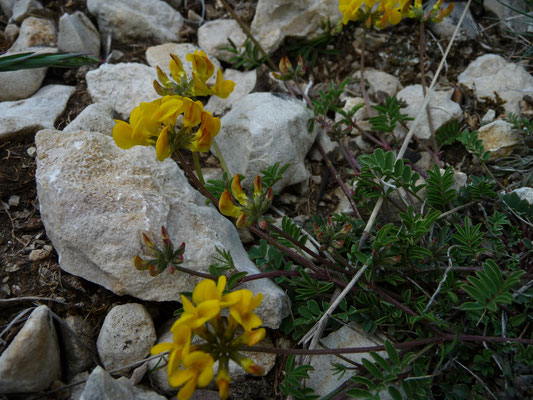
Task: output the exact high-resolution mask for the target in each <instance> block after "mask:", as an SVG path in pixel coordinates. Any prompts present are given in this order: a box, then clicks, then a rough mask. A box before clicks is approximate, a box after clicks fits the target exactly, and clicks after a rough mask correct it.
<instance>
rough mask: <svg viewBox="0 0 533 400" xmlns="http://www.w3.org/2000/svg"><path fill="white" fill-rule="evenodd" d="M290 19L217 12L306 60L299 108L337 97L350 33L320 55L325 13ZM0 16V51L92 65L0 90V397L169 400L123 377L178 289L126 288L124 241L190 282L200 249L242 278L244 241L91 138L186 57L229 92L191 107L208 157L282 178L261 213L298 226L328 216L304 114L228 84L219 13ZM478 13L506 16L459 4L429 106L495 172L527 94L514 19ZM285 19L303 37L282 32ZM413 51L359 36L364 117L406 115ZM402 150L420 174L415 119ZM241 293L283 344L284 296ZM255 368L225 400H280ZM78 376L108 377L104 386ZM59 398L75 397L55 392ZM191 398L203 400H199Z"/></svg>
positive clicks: (171, 4) (294, 10)
mask: <svg viewBox="0 0 533 400" xmlns="http://www.w3.org/2000/svg"><path fill="white" fill-rule="evenodd" d="M293 3H295V2H291V1H286V2H285V1H282V0H279V1H277V2H276V4H277V6H272V5H270V6H269V2H268V1H263V0H260V1H259V2H255V1H239V0H234V1H230V4H231V6H232V7H233V8H234V10H235V12H236V14H237V15H238V16H239V18H241V19H242V21H243V22H244V23H245V24H247V25H248V26H251V28H252V31H253V32H254V33H255V34H256V37H257V38H258V39H259V41H260V42H261V44H262V45H263V46H264V47H265V49H266V50H267V51H268V52H269V53H270V54H271V55H272V59H273V60H274V62H276V63H277V62H278V61H279V59H280V58H281V57H282V56H284V55H290V56H291V58H292V59H295V56H296V54H298V53H299V52H300V53H301V52H302V51H304V50H307V51H309V56H308V57H307V58H306V64H307V69H308V75H307V77H306V79H308V80H309V81H311V80H312V82H313V85H312V86H310V90H309V93H310V96H311V97H316V96H317V95H318V92H319V90H321V89H322V90H324V89H327V88H328V87H329V84H330V82H334V83H336V84H338V83H340V82H341V81H342V80H343V79H344V78H346V77H347V76H353V77H354V78H356V77H357V73H358V71H359V67H360V65H359V54H360V51H361V42H360V35H359V31H358V30H357V28H356V25H355V24H351V25H349V26H347V27H345V29H344V31H343V33H342V34H340V35H338V36H334V37H331V38H328V39H327V42H326V43H325V44H324V43H323V44H316V43H315V42H309V41H307V42H306V39H308V38H309V37H312V35H313V34H315V33H316V32H319V31H320V28H319V21H320V20H323V19H324V18H325V17H327V16H330V17H332V19H335V18H338V17H339V14H338V11H337V10H336V8H337V5H336V2H335V1H326V2H319V1H300V2H299V3H302V4H303V6H302V7H303V8H298V7H297V6H296V5H294V4H293ZM494 3H496V2H494ZM0 6H1V8H2V12H3V13H2V14H0V28H1V29H0V52H4V51H7V52H8V53H9V54H12V53H16V52H23V51H42V52H55V51H72V52H86V53H89V54H94V55H96V56H98V57H100V58H101V59H102V60H103V63H101V64H98V65H92V66H85V67H80V68H77V69H70V70H64V69H59V68H49V69H46V68H41V69H34V70H23V71H15V72H1V73H0V200H1V203H0V309H1V311H2V312H1V313H0V352H3V354H2V355H1V356H0V398H2V396H4V398H8V399H22V398H24V399H25V398H47V399H66V398H73V399H78V398H80V396H82V397H81V398H103V397H90V396H100V395H101V394H98V391H99V390H101V388H102V387H103V386H104V384H105V385H108V387H109V388H111V387H112V388H113V389H109V390H116V391H117V393H121V396H123V397H120V398H135V399H163V398H172V395H173V393H175V392H173V389H172V388H171V387H169V386H168V383H166V377H165V372H164V370H159V371H156V372H153V373H146V371H147V370H148V369H149V368H152V367H154V362H153V361H152V362H151V363H144V364H143V363H140V364H135V362H136V361H138V360H142V359H143V357H145V356H146V355H147V354H148V351H149V349H150V347H151V346H152V345H153V344H154V343H155V342H156V341H166V340H169V339H168V337H166V338H165V333H166V332H167V331H168V321H169V320H171V319H172V317H173V312H174V310H175V309H176V308H177V307H178V303H177V302H176V301H175V300H176V299H177V298H178V293H179V292H181V291H188V290H191V288H192V287H193V284H194V280H192V279H190V278H185V277H183V276H180V275H175V276H173V277H172V278H169V276H168V275H165V274H163V275H161V276H159V277H157V278H154V279H152V278H149V277H148V276H147V275H146V274H145V273H143V272H139V271H136V270H134V269H133V267H132V265H131V259H132V257H133V256H134V255H135V254H137V253H138V252H139V233H140V232H141V231H142V230H149V231H150V230H151V231H153V232H157V230H158V229H159V227H160V226H161V225H166V226H167V228H168V229H169V231H170V234H171V237H172V238H174V239H175V241H180V242H181V241H185V242H186V243H187V253H186V257H185V263H186V264H187V266H188V268H192V269H197V270H203V271H205V270H206V267H207V266H208V265H209V264H210V263H211V259H212V257H213V256H214V255H215V254H216V253H215V246H218V247H222V248H225V249H228V250H231V254H232V255H233V257H234V260H235V261H236V265H237V266H238V267H237V268H238V269H240V270H244V271H248V272H254V271H257V267H256V266H255V265H254V264H253V263H252V262H250V261H249V260H248V257H247V254H246V249H248V248H249V247H250V246H251V244H253V239H250V238H242V237H241V239H243V240H244V242H245V245H244V246H243V244H242V243H241V240H240V239H239V236H238V235H239V234H238V232H237V230H236V229H235V228H234V226H233V224H232V223H230V221H229V220H227V219H225V218H224V217H222V216H221V215H220V214H218V212H217V211H215V210H214V208H212V207H209V206H207V205H206V204H205V201H204V199H203V197H201V196H200V195H199V194H198V193H197V192H196V191H195V190H194V189H192V187H191V186H190V185H189V183H188V182H187V180H186V179H185V177H184V176H183V175H182V174H181V172H180V171H179V169H178V168H177V166H176V163H175V162H174V161H172V160H166V161H165V162H163V163H159V162H157V161H156V160H155V157H154V153H153V149H150V148H139V147H136V148H134V149H131V150H129V151H128V152H125V151H123V150H120V149H118V148H117V147H116V146H115V145H114V143H113V140H112V138H111V137H110V134H111V131H112V129H113V126H114V122H113V118H118V119H127V118H128V115H129V112H130V111H131V109H132V108H133V107H135V106H136V105H137V104H138V103H139V102H141V101H150V100H152V99H154V98H156V97H157V95H156V94H155V92H154V91H153V89H152V81H153V80H154V79H156V74H155V66H156V65H159V66H161V67H162V68H163V69H165V68H166V66H167V65H168V60H169V59H168V54H169V53H174V54H177V55H179V56H180V57H181V59H182V60H185V55H186V54H187V53H189V52H192V51H194V49H197V48H201V49H203V50H205V51H206V52H207V53H208V54H209V55H210V58H211V60H212V61H213V63H214V64H215V66H216V68H223V69H224V70H225V72H224V76H225V78H226V79H231V80H234V81H235V82H236V84H237V85H236V89H235V92H234V93H233V94H232V95H231V96H230V98H229V99H227V100H225V101H221V100H219V99H215V98H212V99H210V100H209V102H208V103H207V105H206V108H207V109H208V110H210V111H212V112H213V113H214V114H216V115H219V116H221V117H223V118H222V126H223V128H222V131H221V133H220V135H219V138H218V140H219V145H220V147H221V150H222V152H223V154H231V157H227V158H228V159H227V162H228V167H229V169H230V171H233V172H237V171H238V172H239V173H242V174H243V175H245V176H249V177H250V176H254V175H255V174H256V173H258V172H259V170H261V169H264V168H266V167H267V166H268V165H269V164H271V163H274V162H280V163H281V164H284V163H286V162H291V167H290V169H289V170H288V172H287V173H286V174H285V178H284V180H283V181H282V182H280V184H279V186H278V187H277V189H278V190H280V195H279V196H278V197H277V199H276V201H275V205H276V206H277V207H278V208H280V209H281V210H283V211H284V212H285V213H286V214H288V215H291V216H293V217H299V218H300V220H305V219H306V218H307V217H308V216H309V215H310V214H313V213H320V214H326V213H330V212H332V211H334V210H336V211H343V210H346V205H345V204H344V202H343V201H342V195H340V194H339V192H338V190H335V188H336V184H335V182H334V180H333V179H329V181H328V180H327V173H326V172H325V171H326V169H327V168H326V167H325V165H324V164H323V163H322V161H321V157H320V155H319V153H318V151H317V150H316V148H315V147H314V146H313V143H314V142H315V140H316V138H317V135H318V131H317V130H315V131H314V132H312V133H308V132H307V120H308V118H309V117H310V114H309V111H308V110H307V109H306V107H305V105H304V104H302V101H301V100H298V101H295V100H293V99H291V98H290V97H289V95H288V94H287V93H286V89H285V88H284V87H283V86H282V85H280V84H279V83H278V82H277V81H275V80H274V79H273V78H271V77H270V76H269V74H268V71H267V69H266V67H265V66H261V67H259V68H257V69H252V70H250V71H244V70H243V69H241V70H236V69H232V65H231V64H230V63H229V56H230V55H229V54H228V52H227V51H224V50H222V49H221V48H222V47H224V46H227V41H226V38H227V37H230V38H231V39H232V40H233V41H234V42H235V43H236V44H237V45H240V44H242V43H243V42H244V40H245V35H244V33H243V32H242V31H241V29H240V28H239V26H238V25H237V23H236V22H235V21H234V20H232V19H231V18H230V16H229V14H228V13H227V11H226V10H225V9H224V7H223V6H222V4H221V3H219V2H218V1H206V2H205V3H204V2H203V1H195V2H193V1H181V0H168V1H167V2H163V1H161V0H150V1H141V0H120V1H115V2H105V1H98V0H87V1H84V0H68V1H67V0H64V1H41V2H39V1H37V0H32V1H23V0H17V1H13V0H1V1H0ZM461 6H463V7H464V3H458V4H457V6H456V11H455V12H456V13H458V14H457V15H456V14H454V15H452V17H451V18H450V22H445V23H443V26H439V27H430V29H431V33H430V34H429V37H428V43H427V46H426V57H425V67H426V71H428V73H427V79H428V80H429V79H431V78H432V77H433V75H432V74H433V72H434V71H435V70H436V68H437V65H438V63H439V61H440V59H441V55H442V51H443V49H444V48H445V47H446V45H447V44H448V40H449V37H450V32H449V29H450V26H451V29H453V22H452V21H453V20H455V21H457V19H458V15H459V14H460V12H461V11H462V8H461ZM493 12H498V13H500V14H499V18H506V17H508V14H506V13H508V10H507V9H505V8H503V9H502V8H498V7H497V5H495V4H492V3H491V2H489V1H485V5H484V6H483V5H481V4H478V3H475V4H473V5H472V7H471V10H470V13H469V18H468V19H467V21H466V23H465V24H466V25H464V26H465V28H464V29H463V31H462V34H461V38H460V40H458V41H457V42H456V43H455V44H454V48H453V49H452V52H451V53H450V56H449V57H448V59H447V64H446V66H445V69H444V72H443V74H442V75H441V78H440V80H439V82H440V87H439V90H438V92H436V93H435V96H434V98H433V99H432V101H431V102H430V106H431V107H432V108H434V113H433V119H434V124H435V126H436V128H438V127H439V126H441V125H442V124H444V123H446V122H447V121H449V120H451V119H456V120H458V121H461V123H462V124H465V125H468V126H470V127H471V128H472V129H479V132H480V137H483V140H484V145H485V148H486V149H488V150H492V157H493V158H494V159H497V158H499V157H503V156H505V155H508V154H509V153H510V152H511V151H512V149H513V148H514V147H516V146H518V145H519V144H520V143H519V140H518V137H517V136H516V134H515V133H513V132H512V130H511V126H510V124H508V123H507V122H504V121H503V119H504V118H505V116H506V115H507V114H508V113H509V112H513V113H522V115H525V116H530V113H531V105H532V103H533V101H531V98H530V97H528V96H526V97H524V95H525V94H528V93H531V91H532V90H533V78H532V77H531V75H530V74H529V71H530V68H531V66H530V62H529V61H530V60H529V59H528V57H527V54H526V51H527V50H528V48H529V42H528V41H527V40H526V39H525V38H524V37H522V36H520V35H517V34H512V33H510V32H509V31H508V29H509V27H510V29H515V30H524V25H523V22H522V25H520V23H519V22H520V21H519V19H517V18H514V19H510V20H509V22H508V23H507V24H506V25H503V23H499V21H500V19H498V17H496V16H495V14H494V13H493ZM302 14H303V15H305V16H306V18H305V20H304V21H305V23H302V21H301V20H300V19H298V18H296V17H297V16H298V15H302ZM445 24H447V28H448V31H447V30H446V29H445V28H446V26H444V25H445ZM509 24H513V25H509ZM448 25H449V26H448ZM439 28H440V29H439ZM358 35H359V36H358ZM418 35H419V34H418V30H417V28H416V26H415V25H414V24H412V23H410V22H405V23H402V24H400V25H399V26H396V27H394V28H391V29H387V30H384V31H380V32H377V31H376V32H373V33H372V35H371V36H370V38H369V40H368V42H367V45H366V47H367V50H368V51H369V53H368V57H367V60H366V62H367V71H366V79H367V80H368V83H369V92H370V96H371V99H372V100H373V101H375V102H379V101H382V100H383V99H384V97H386V95H397V96H398V98H400V99H402V100H403V101H405V103H406V108H405V110H404V112H407V113H409V114H410V115H413V114H414V113H416V111H417V110H418V108H419V107H420V104H421V102H422V91H421V87H420V86H416V85H417V84H419V81H420V74H419V60H420V59H419V57H418V50H417V48H418V47H417V46H418V38H419V36H418ZM313 55H316V59H315V58H313ZM184 64H186V63H185V62H184ZM250 93H251V94H250ZM279 93H282V94H279ZM495 93H497V95H498V96H496V97H495ZM360 95H361V93H360V90H359V86H358V84H350V85H348V86H347V88H346V90H345V93H344V94H343V99H344V98H345V99H346V104H347V105H350V107H353V105H355V104H357V102H360V101H361V100H360V99H359V98H360ZM361 111H363V110H361ZM332 117H333V118H334V117H335V116H332ZM365 118H367V117H365V116H364V115H363V114H360V115H359V119H362V120H364V119H365ZM250 121H252V122H253V123H250ZM38 131H40V132H39V134H37V135H36V133H37V132H38ZM289 132H290V136H289V134H288V133H289ZM416 132H417V133H416V136H417V138H416V141H415V144H414V145H413V146H412V149H411V150H412V151H411V153H412V157H413V161H414V162H417V163H418V164H417V165H418V166H419V167H420V168H429V166H430V164H429V161H430V160H429V159H428V155H429V154H428V153H427V152H425V151H424V148H425V140H426V139H428V138H429V130H428V128H427V120H426V122H423V123H422V125H421V126H420V128H418V129H417V130H416ZM483 132H484V133H483ZM280 133H282V134H281V135H280ZM404 134H405V133H404ZM399 135H401V133H399ZM320 140H322V143H323V145H324V146H325V147H326V148H327V149H328V150H329V151H330V153H329V154H330V157H332V159H334V160H335V159H336V160H337V161H339V166H338V170H344V168H343V165H344V164H343V163H342V161H341V160H340V157H338V154H337V153H338V148H335V146H334V144H333V143H332V142H331V141H328V140H327V138H322V139H320ZM397 140H398V141H397V143H401V141H400V140H399V139H397ZM391 144H393V145H394V144H395V143H394V139H393V141H392V142H391ZM348 145H349V147H350V148H352V149H353V151H354V155H355V156H357V155H359V154H361V153H363V152H371V151H372V149H373V144H372V143H371V142H368V141H365V140H363V139H362V138H361V137H353V138H350V139H349V140H348ZM441 158H442V159H443V161H444V162H446V163H448V164H449V165H452V166H454V167H455V168H456V169H457V170H460V171H463V172H466V173H467V174H468V173H470V172H472V171H475V170H476V168H479V166H476V165H474V164H472V165H471V163H470V160H471V158H470V157H469V156H468V154H467V153H466V151H465V150H464V149H463V148H460V146H457V147H452V148H450V149H448V151H445V152H444V153H443V154H442V157H441ZM201 162H202V164H203V166H204V167H205V173H206V175H208V176H211V177H217V176H219V175H220V169H219V168H218V162H217V161H216V159H215V158H214V157H213V156H211V155H210V154H204V155H202V157H201ZM243 166H245V167H243ZM465 179H466V177H465ZM515 179H516V180H518V179H520V178H519V177H516V178H515ZM511 183H512V182H509V184H511ZM530 184H531V183H530ZM45 228H46V229H45ZM250 289H251V290H253V291H254V292H258V291H261V292H262V293H264V294H265V301H264V305H263V307H262V308H261V310H260V316H261V318H262V320H263V322H264V323H265V326H266V327H267V328H269V336H270V338H269V341H270V343H271V344H273V345H275V346H278V347H281V346H287V345H288V339H286V338H284V337H283V336H282V335H281V334H280V333H279V331H278V330H276V328H278V327H279V324H280V323H281V320H282V318H283V317H285V316H286V315H287V314H288V311H289V309H288V304H287V298H286V295H285V294H284V292H283V291H281V290H280V289H279V288H278V287H277V286H275V285H274V284H273V283H271V282H267V281H264V282H262V283H255V284H254V285H250ZM30 314H31V316H30ZM52 321H53V322H54V323H53V324H52V323H51V322H52ZM54 326H55V327H54ZM167 335H168V334H167ZM76 337H79V338H81V342H80V341H78V340H77V339H76ZM360 345H364V344H360ZM121 346H122V347H121ZM118 348H120V351H117V349H118ZM259 361H260V362H261V363H263V364H265V365H266V366H267V369H268V371H269V372H268V373H267V375H266V376H264V377H261V378H250V377H244V376H242V375H238V374H237V375H235V384H234V385H233V386H232V389H231V390H232V392H231V395H232V398H235V399H239V398H254V399H259V398H264V399H271V398H282V397H283V396H282V394H281V392H280V390H279V383H280V381H281V380H282V379H283V365H284V360H283V358H278V359H277V360H276V359H275V358H274V357H273V356H271V357H266V358H264V359H261V360H259ZM96 364H98V365H100V366H102V367H104V368H105V370H107V371H114V370H115V372H118V373H119V374H120V375H122V377H121V378H120V379H114V378H112V377H111V376H110V375H109V374H108V373H107V372H105V370H104V369H102V368H95V365H96ZM124 366H126V368H124V369H121V368H122V367H124ZM117 369H120V370H119V371H116V370H117ZM89 374H90V377H89ZM114 376H115V378H116V377H117V376H118V375H114ZM87 379H88V380H87ZM86 380H87V383H85V381H86ZM69 383H79V384H78V385H76V386H72V387H69V388H63V389H62V387H64V385H65V384H69ZM209 389H211V388H209ZM82 392H83V395H82ZM95 393H96V394H95ZM198 396H199V397H197V398H211V397H210V396H213V392H211V391H210V390H205V391H200V392H199V394H198Z"/></svg>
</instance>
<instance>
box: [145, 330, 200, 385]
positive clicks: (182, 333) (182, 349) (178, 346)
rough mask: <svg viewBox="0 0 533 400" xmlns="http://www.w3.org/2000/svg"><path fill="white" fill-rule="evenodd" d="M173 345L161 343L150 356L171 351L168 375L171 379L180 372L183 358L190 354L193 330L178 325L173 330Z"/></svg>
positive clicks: (153, 349)
mask: <svg viewBox="0 0 533 400" xmlns="http://www.w3.org/2000/svg"><path fill="white" fill-rule="evenodd" d="M172 333H173V339H174V341H173V343H159V344H156V345H155V346H154V347H152V349H151V350H150V354H152V355H156V354H159V353H163V352H165V351H170V355H169V357H168V365H167V373H168V376H169V379H170V377H171V376H174V375H175V374H176V372H178V370H179V367H180V365H181V362H182V360H183V358H184V357H185V356H186V355H187V354H188V353H189V348H190V345H191V328H190V327H188V326H186V325H178V326H177V327H175V328H173V330H172Z"/></svg>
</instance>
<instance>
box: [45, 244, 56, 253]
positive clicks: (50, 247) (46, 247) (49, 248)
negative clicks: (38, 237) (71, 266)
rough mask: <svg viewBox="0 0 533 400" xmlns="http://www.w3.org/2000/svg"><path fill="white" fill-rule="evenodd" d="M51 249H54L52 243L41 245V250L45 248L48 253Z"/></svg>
mask: <svg viewBox="0 0 533 400" xmlns="http://www.w3.org/2000/svg"><path fill="white" fill-rule="evenodd" d="M53 249H54V248H53V247H52V245H50V244H45V245H44V246H43V250H46V251H48V252H49V253H51V252H52V250H53Z"/></svg>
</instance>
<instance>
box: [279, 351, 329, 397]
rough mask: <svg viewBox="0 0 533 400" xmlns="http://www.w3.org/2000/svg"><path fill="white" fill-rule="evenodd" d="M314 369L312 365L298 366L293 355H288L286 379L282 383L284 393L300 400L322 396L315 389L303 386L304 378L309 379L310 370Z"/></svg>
mask: <svg viewBox="0 0 533 400" xmlns="http://www.w3.org/2000/svg"><path fill="white" fill-rule="evenodd" d="M313 370H314V368H313V367H311V366H310V365H300V366H296V363H295V361H294V356H293V355H290V356H289V357H287V363H286V364H285V380H284V381H283V383H282V384H281V385H280V388H281V390H282V391H283V393H284V394H286V395H287V396H289V395H290V396H293V397H294V398H295V399H298V400H314V399H318V398H319V397H320V396H317V395H316V394H315V392H314V390H313V389H311V388H306V387H303V385H302V383H301V381H302V379H309V371H313Z"/></svg>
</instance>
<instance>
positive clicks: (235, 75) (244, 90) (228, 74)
mask: <svg viewBox="0 0 533 400" xmlns="http://www.w3.org/2000/svg"><path fill="white" fill-rule="evenodd" d="M224 80H231V81H233V82H235V87H234V88H233V92H231V94H230V95H229V96H228V98H226V99H221V98H220V97H217V96H211V97H210V98H209V100H208V102H207V104H206V106H205V109H206V110H208V111H211V112H212V113H213V114H214V115H223V114H225V113H226V112H227V111H229V110H231V108H232V107H233V104H235V103H236V102H237V101H239V100H240V99H242V98H243V97H245V96H246V95H248V94H249V93H250V92H251V91H252V90H254V87H255V84H256V82H257V70H255V69H254V70H252V71H248V72H240V71H237V70H234V69H227V70H225V71H224Z"/></svg>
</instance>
